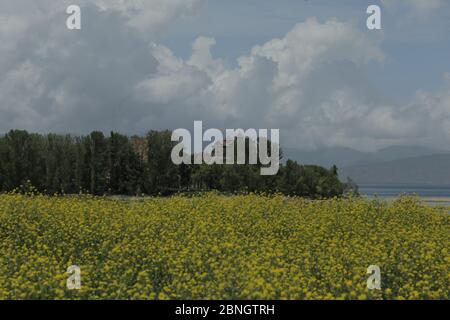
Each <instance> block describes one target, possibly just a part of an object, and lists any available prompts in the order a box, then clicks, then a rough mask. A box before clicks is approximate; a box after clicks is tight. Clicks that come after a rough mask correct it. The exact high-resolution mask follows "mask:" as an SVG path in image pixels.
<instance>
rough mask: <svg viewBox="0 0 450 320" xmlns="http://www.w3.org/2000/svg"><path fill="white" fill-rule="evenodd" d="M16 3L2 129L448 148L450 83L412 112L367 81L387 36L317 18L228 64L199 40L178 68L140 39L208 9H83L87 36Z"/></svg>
mask: <svg viewBox="0 0 450 320" xmlns="http://www.w3.org/2000/svg"><path fill="white" fill-rule="evenodd" d="M17 1H18V2H17V3H18V5H17V6H16V7H13V6H11V5H5V4H4V3H3V2H2V4H1V5H0V8H1V9H3V11H2V12H4V14H3V15H1V16H0V26H5V27H6V26H7V27H8V28H9V29H6V28H5V29H2V28H0V30H2V31H0V39H1V40H2V41H0V52H1V53H2V55H0V72H2V75H3V76H2V78H1V79H0V97H1V103H0V111H1V113H2V117H0V131H5V130H8V129H12V128H23V129H27V130H30V131H41V132H49V131H57V132H67V131H68V132H73V133H86V132H88V131H90V130H94V129H98V130H104V131H108V130H118V131H122V132H126V133H136V132H139V133H142V132H144V131H146V130H148V129H163V128H169V129H171V128H172V129H175V128H179V127H190V126H191V125H192V123H193V121H194V120H204V121H205V124H206V125H207V126H209V127H222V128H223V127H228V128H238V127H243V128H250V127H253V128H264V127H267V128H279V129H281V132H282V135H283V137H282V138H283V141H282V142H283V144H285V145H289V146H296V147H314V146H336V145H340V146H350V147H356V148H358V149H365V150H367V149H375V148H378V147H383V146H387V145H390V144H400V143H419V142H422V143H431V144H443V143H447V144H448V143H449V142H450V81H449V82H448V83H446V85H445V86H444V87H443V89H442V90H441V91H439V92H434V93H430V92H419V93H418V94H417V96H416V97H413V98H411V102H410V103H409V104H406V105H394V104H390V103H389V101H383V100H382V99H380V98H379V94H378V93H377V92H376V91H375V90H374V89H373V88H372V87H371V85H370V81H369V80H368V79H367V75H366V72H365V70H366V66H367V64H368V63H383V61H384V54H383V51H382V50H381V42H382V38H381V37H382V36H383V35H382V34H381V35H380V34H379V33H365V31H364V30H361V29H360V28H358V27H356V26H354V25H352V24H350V23H346V22H341V21H338V20H330V21H326V22H324V23H320V22H319V21H318V20H317V19H309V20H307V21H305V22H303V23H299V24H297V25H296V26H295V27H293V28H292V30H290V31H289V32H287V33H286V34H285V35H284V36H282V37H280V38H275V39H272V40H269V41H267V42H266V43H263V44H261V45H258V46H255V47H253V48H252V49H251V50H250V52H249V53H248V54H246V55H243V56H241V57H240V58H239V59H238V60H237V63H236V64H235V65H233V66H230V65H229V64H227V63H226V62H225V61H223V60H221V59H219V58H215V57H214V56H213V55H212V53H211V49H212V47H213V46H214V45H215V43H216V41H215V39H213V38H207V37H199V38H197V39H196V40H195V41H194V43H193V45H192V54H191V56H190V57H188V58H186V59H182V58H179V57H177V56H176V55H175V54H174V53H173V52H172V51H171V50H170V49H168V48H167V47H165V46H163V45H161V44H158V43H157V40H156V38H154V37H153V36H150V37H143V35H144V34H145V35H146V34H147V31H145V30H150V29H152V30H151V32H148V33H149V34H152V33H153V32H154V31H155V32H156V29H160V30H162V29H164V28H166V27H167V25H168V24H170V23H171V21H172V19H174V18H180V17H182V16H184V15H189V14H191V13H192V10H194V9H195V7H196V5H198V4H199V3H201V1H200V0H188V1H175V0H174V1H167V0H164V1H163V0H151V1H148V2H147V1H145V2H142V3H135V4H130V2H128V1H127V2H125V1H111V2H109V1H103V2H96V3H97V5H95V6H87V7H86V8H85V10H83V15H87V16H88V17H89V16H90V17H95V18H96V23H91V24H90V25H89V32H85V31H83V30H82V31H81V32H79V33H77V32H67V30H65V28H64V27H63V28H61V22H62V26H64V19H61V17H60V16H59V15H58V14H56V13H55V14H50V15H46V14H45V12H44V11H43V12H42V13H40V12H39V10H38V11H35V10H34V11H33V10H31V9H30V10H28V9H29V8H28V9H27V8H26V7H27V6H25V5H24V4H30V2H29V1H27V2H23V1H21V0H17ZM83 1H84V2H81V3H82V4H88V3H91V1H90V0H83ZM8 3H9V2H8ZM45 3H46V1H43V0H40V1H39V4H45ZM50 3H52V4H53V3H55V2H54V1H51V2H50V1H49V2H48V5H49V6H51V5H50ZM150 4H153V5H154V7H152V6H151V5H150ZM20 5H22V7H23V9H24V11H23V12H22V13H20V12H16V11H20V10H19V8H21V6H20ZM52 8H53V9H51V8H50V7H49V12H60V11H59V9H55V8H56V7H52ZM138 8H143V9H144V11H145V13H142V12H140V11H138V10H135V9H138ZM161 8H163V9H161ZM13 9H14V10H13ZM50 9H51V10H50ZM27 10H28V11H27ZM52 10H53V11H52ZM32 12H34V13H32ZM154 12H158V13H157V14H158V15H161V18H157V19H154V20H152V22H151V24H153V23H155V24H154V25H147V24H146V23H144V22H145V21H148V18H145V19H144V16H141V14H144V15H146V17H147V16H151V15H153V14H154ZM155 14H156V13H155ZM1 17H3V18H1ZM5 17H7V18H5ZM63 17H64V16H63ZM141 19H142V20H141ZM105 26H107V27H105ZM156 33H157V32H156ZM149 42H151V43H152V44H151V45H150V46H149Z"/></svg>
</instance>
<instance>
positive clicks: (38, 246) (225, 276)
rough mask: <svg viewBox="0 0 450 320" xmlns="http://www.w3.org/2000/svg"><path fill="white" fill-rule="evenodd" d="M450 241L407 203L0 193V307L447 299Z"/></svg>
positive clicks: (429, 211)
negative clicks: (373, 280) (377, 280)
mask: <svg viewBox="0 0 450 320" xmlns="http://www.w3.org/2000/svg"><path fill="white" fill-rule="evenodd" d="M449 236H450V215H449V214H448V211H447V209H443V208H434V207H433V208H430V207H427V206H424V205H422V204H421V203H420V202H419V201H418V200H416V199H413V198H401V199H399V200H397V201H395V202H392V203H387V202H380V201H369V200H363V199H356V198H355V199H333V200H324V201H310V200H306V199H300V198H286V197H283V196H264V195H245V196H244V195H243V196H233V197H224V196H220V195H217V194H213V193H210V194H206V195H203V196H198V197H193V198H186V197H181V196H175V197H171V198H154V199H142V200H138V201H126V200H119V199H110V198H95V197H90V196H79V197H78V196H77V197H58V196H55V197H46V196H41V195H28V196H26V195H19V194H9V195H0V299H449V295H450V293H449V287H450V286H449V285H450V254H449V247H450V239H449ZM71 265H77V266H79V267H80V268H81V289H80V290H69V289H67V287H66V281H67V278H68V276H69V274H68V273H67V268H68V267H69V266H71ZM370 265H378V266H379V267H380V269H381V281H382V288H381V290H369V289H368V288H367V279H368V277H369V276H370V275H369V274H367V268H368V267H369V266H370Z"/></svg>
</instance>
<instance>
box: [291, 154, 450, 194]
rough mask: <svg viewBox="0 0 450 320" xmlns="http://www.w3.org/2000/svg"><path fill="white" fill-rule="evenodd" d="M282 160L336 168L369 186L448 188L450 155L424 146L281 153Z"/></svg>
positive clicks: (344, 178) (343, 176)
mask: <svg viewBox="0 0 450 320" xmlns="http://www.w3.org/2000/svg"><path fill="white" fill-rule="evenodd" d="M283 153H284V159H291V160H295V161H297V162H299V163H301V164H317V165H321V166H324V167H327V168H329V167H331V166H332V165H336V166H338V168H339V173H340V177H341V179H342V180H344V181H345V180H346V179H347V177H350V178H352V180H354V181H355V182H356V183H358V184H370V185H394V184H416V185H450V152H448V151H447V152H446V151H443V150H439V149H433V148H429V147H423V146H392V147H388V148H384V149H381V150H378V151H376V152H361V151H358V150H355V149H352V148H343V147H337V148H325V149H319V150H314V151H310V150H299V149H292V148H285V149H283Z"/></svg>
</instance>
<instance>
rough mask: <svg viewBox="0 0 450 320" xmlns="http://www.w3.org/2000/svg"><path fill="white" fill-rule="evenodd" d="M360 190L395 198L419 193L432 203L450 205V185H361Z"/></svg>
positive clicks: (361, 192)
mask: <svg viewBox="0 0 450 320" xmlns="http://www.w3.org/2000/svg"><path fill="white" fill-rule="evenodd" d="M359 192H360V194H361V195H363V196H367V197H369V198H372V197H378V198H381V199H388V200H389V199H393V198H397V197H398V196H400V195H402V194H410V195H418V196H419V197H420V198H421V199H422V200H423V201H424V202H426V203H428V204H430V205H439V206H450V186H431V185H430V186H427V185H421V186H414V185H360V186H359Z"/></svg>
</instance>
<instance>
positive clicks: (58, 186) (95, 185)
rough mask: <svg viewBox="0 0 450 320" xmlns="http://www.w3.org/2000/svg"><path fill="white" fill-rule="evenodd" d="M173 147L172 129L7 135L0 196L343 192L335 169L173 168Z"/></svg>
mask: <svg viewBox="0 0 450 320" xmlns="http://www.w3.org/2000/svg"><path fill="white" fill-rule="evenodd" d="M236 145H237V143H236V144H235V146H236ZM268 145H269V146H270V141H268ZM173 146H174V142H172V141H171V132H169V131H161V132H158V131H150V132H149V133H148V134H147V135H146V136H145V137H131V138H129V137H127V136H124V135H121V134H118V133H115V132H111V134H110V136H109V137H106V136H104V134H103V133H102V132H98V131H94V132H92V133H91V134H90V135H88V136H82V137H74V136H70V135H56V134H48V135H39V134H29V133H28V132H26V131H19V130H14V131H10V132H9V133H7V134H6V135H5V136H3V137H0V191H12V190H14V189H17V188H19V189H23V188H24V186H27V185H32V186H34V187H36V188H37V190H39V191H40V192H42V193H45V194H50V195H51V194H55V193H58V194H78V193H80V191H82V192H89V193H90V194H94V195H141V194H147V195H158V194H161V195H170V194H174V193H177V192H180V191H188V192H193V191H209V190H218V191H221V192H228V193H229V192H231V193H234V192H243V191H244V192H247V191H254V192H266V193H274V192H282V193H284V194H286V195H292V196H293V195H301V196H306V197H310V198H329V197H334V196H340V195H342V194H343V191H344V185H343V184H342V183H341V182H340V181H339V179H338V174H337V168H335V167H333V168H331V169H330V170H327V169H325V168H321V167H317V166H301V165H299V164H298V163H296V162H293V161H287V163H286V165H282V166H281V168H280V171H279V173H278V175H276V176H275V177H273V176H265V177H262V176H261V175H260V168H261V164H260V163H258V164H255V165H213V166H209V165H184V164H183V165H180V166H176V165H174V164H173V162H172V161H171V151H172V148H173ZM246 146H247V147H248V146H249V143H248V141H247V142H246ZM247 153H248V150H247ZM235 154H236V153H235ZM281 154H282V153H281ZM246 158H247V160H248V158H249V156H248V155H247V156H246ZM25 189H26V188H25Z"/></svg>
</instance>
